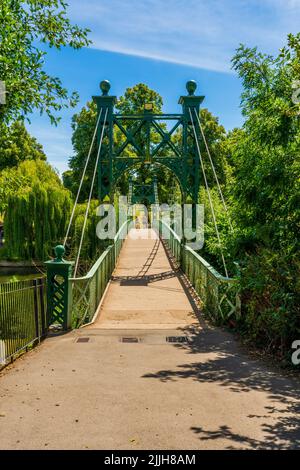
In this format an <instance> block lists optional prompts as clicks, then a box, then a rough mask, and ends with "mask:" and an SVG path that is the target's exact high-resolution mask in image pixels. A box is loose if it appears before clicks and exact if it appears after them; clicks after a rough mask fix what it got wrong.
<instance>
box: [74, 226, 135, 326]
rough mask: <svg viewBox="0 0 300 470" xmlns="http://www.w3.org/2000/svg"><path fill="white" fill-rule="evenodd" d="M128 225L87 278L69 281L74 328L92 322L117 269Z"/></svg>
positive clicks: (119, 232)
mask: <svg viewBox="0 0 300 470" xmlns="http://www.w3.org/2000/svg"><path fill="white" fill-rule="evenodd" d="M128 224H129V221H126V222H124V224H123V225H122V227H121V228H120V230H119V231H118V233H117V235H116V236H115V238H114V242H113V244H112V245H110V246H109V247H108V248H107V249H106V250H105V251H104V253H102V255H101V256H100V257H99V259H98V260H97V261H96V263H95V264H94V265H93V267H92V268H91V269H90V271H89V272H88V273H87V275H86V276H84V277H78V278H71V279H69V286H70V289H69V290H70V292H71V300H70V302H69V306H68V308H69V309H70V310H69V311H70V312H72V313H71V315H72V328H79V327H80V326H81V325H83V324H85V323H89V322H90V321H92V319H93V317H94V315H95V313H96V310H97V308H98V305H99V303H100V300H101V298H102V296H103V294H104V291H105V289H106V286H107V284H108V281H109V279H110V277H111V275H112V272H113V270H114V268H115V265H116V262H117V259H118V257H119V254H120V251H121V248H122V245H123V241H124V239H125V237H126V235H127V227H128Z"/></svg>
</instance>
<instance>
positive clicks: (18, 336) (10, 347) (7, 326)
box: [0, 278, 48, 366]
mask: <svg viewBox="0 0 300 470" xmlns="http://www.w3.org/2000/svg"><path fill="white" fill-rule="evenodd" d="M45 284H46V281H45V278H38V279H33V280H32V279H31V280H26V281H13V282H5V283H1V284H0V366H4V365H5V364H6V363H7V362H9V360H13V358H14V357H15V356H17V355H18V354H20V353H21V352H23V351H24V350H27V349H28V348H29V347H30V346H32V345H33V344H34V343H35V342H39V341H40V340H41V339H42V338H43V337H44V336H45V335H46V331H47V326H48V325H47V309H46V288H45V287H46V286H45Z"/></svg>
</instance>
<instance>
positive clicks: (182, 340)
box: [166, 336, 191, 343]
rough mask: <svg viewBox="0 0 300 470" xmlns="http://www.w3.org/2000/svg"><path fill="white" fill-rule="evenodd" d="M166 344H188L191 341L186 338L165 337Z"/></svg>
mask: <svg viewBox="0 0 300 470" xmlns="http://www.w3.org/2000/svg"><path fill="white" fill-rule="evenodd" d="M166 341H167V343H190V342H191V339H190V338H188V336H167V337H166Z"/></svg>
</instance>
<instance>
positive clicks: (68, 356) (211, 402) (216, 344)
mask: <svg viewBox="0 0 300 470" xmlns="http://www.w3.org/2000/svg"><path fill="white" fill-rule="evenodd" d="M174 336H182V337H183V338H181V339H180V341H185V342H181V343H174V342H169V341H168V340H167V338H169V339H170V337H171V341H172V339H174ZM177 340H178V338H177ZM299 392H300V385H299V381H297V380H294V379H289V378H286V377H284V376H282V375H280V374H279V373H278V371H274V370H271V369H270V367H267V366H266V365H264V364H263V363H262V362H261V361H259V360H256V359H253V358H251V357H250V356H249V354H247V353H246V352H245V351H244V350H243V349H242V348H241V347H240V346H239V344H238V343H237V342H236V341H235V340H234V338H233V336H232V335H231V334H230V333H227V332H224V331H222V330H220V329H217V328H213V327H211V326H209V325H207V324H206V323H205V322H204V320H203V319H202V318H201V314H199V312H198V310H197V306H196V305H195V304H194V302H193V300H192V298H191V296H190V294H189V289H188V287H187V286H186V283H185V279H184V277H183V275H182V274H181V273H180V272H179V271H177V270H176V267H174V265H173V263H172V262H171V260H170V259H169V258H168V256H167V254H166V252H165V250H164V248H163V246H162V244H161V242H160V241H159V240H157V239H155V238H154V239H152V240H138V241H137V240H136V241H133V240H130V239H128V240H126V241H125V244H124V247H123V249H122V252H121V256H120V259H119V263H118V266H117V268H116V270H115V272H114V274H113V279H112V282H111V283H110V285H109V287H108V289H107V292H106V296H105V298H104V301H103V302H102V305H101V307H100V309H99V314H98V317H97V319H96V321H95V323H94V324H93V325H90V326H88V327H85V328H82V329H80V330H77V331H72V332H71V333H68V334H65V335H60V336H54V337H49V338H48V339H46V340H45V341H44V342H43V343H42V344H41V346H39V347H37V348H35V349H34V350H33V351H31V352H29V353H27V354H25V355H24V356H22V357H21V358H19V359H18V360H17V361H16V362H15V363H14V364H13V365H12V366H8V367H7V368H6V369H5V370H3V371H2V372H1V373H0V449H86V450H88V449H107V450H109V449H113V450H117V449H129V450H130V449H148V450H159V449H169V450H172V449H178V450H181V449H189V450H196V449H297V448H299V446H300V418H299V411H300V401H299V397H300V393H299Z"/></svg>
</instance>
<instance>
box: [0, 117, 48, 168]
mask: <svg viewBox="0 0 300 470" xmlns="http://www.w3.org/2000/svg"><path fill="white" fill-rule="evenodd" d="M37 159H40V160H46V155H45V153H44V151H43V147H42V145H41V144H39V143H38V142H37V140H36V139H35V138H34V137H32V136H31V135H30V134H29V133H28V131H27V130H26V128H25V126H24V124H23V123H22V122H20V121H16V122H14V123H13V124H11V125H10V126H7V125H6V124H4V123H0V171H1V170H3V169H5V168H12V167H15V166H17V165H18V164H19V163H20V162H22V161H24V160H37Z"/></svg>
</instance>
